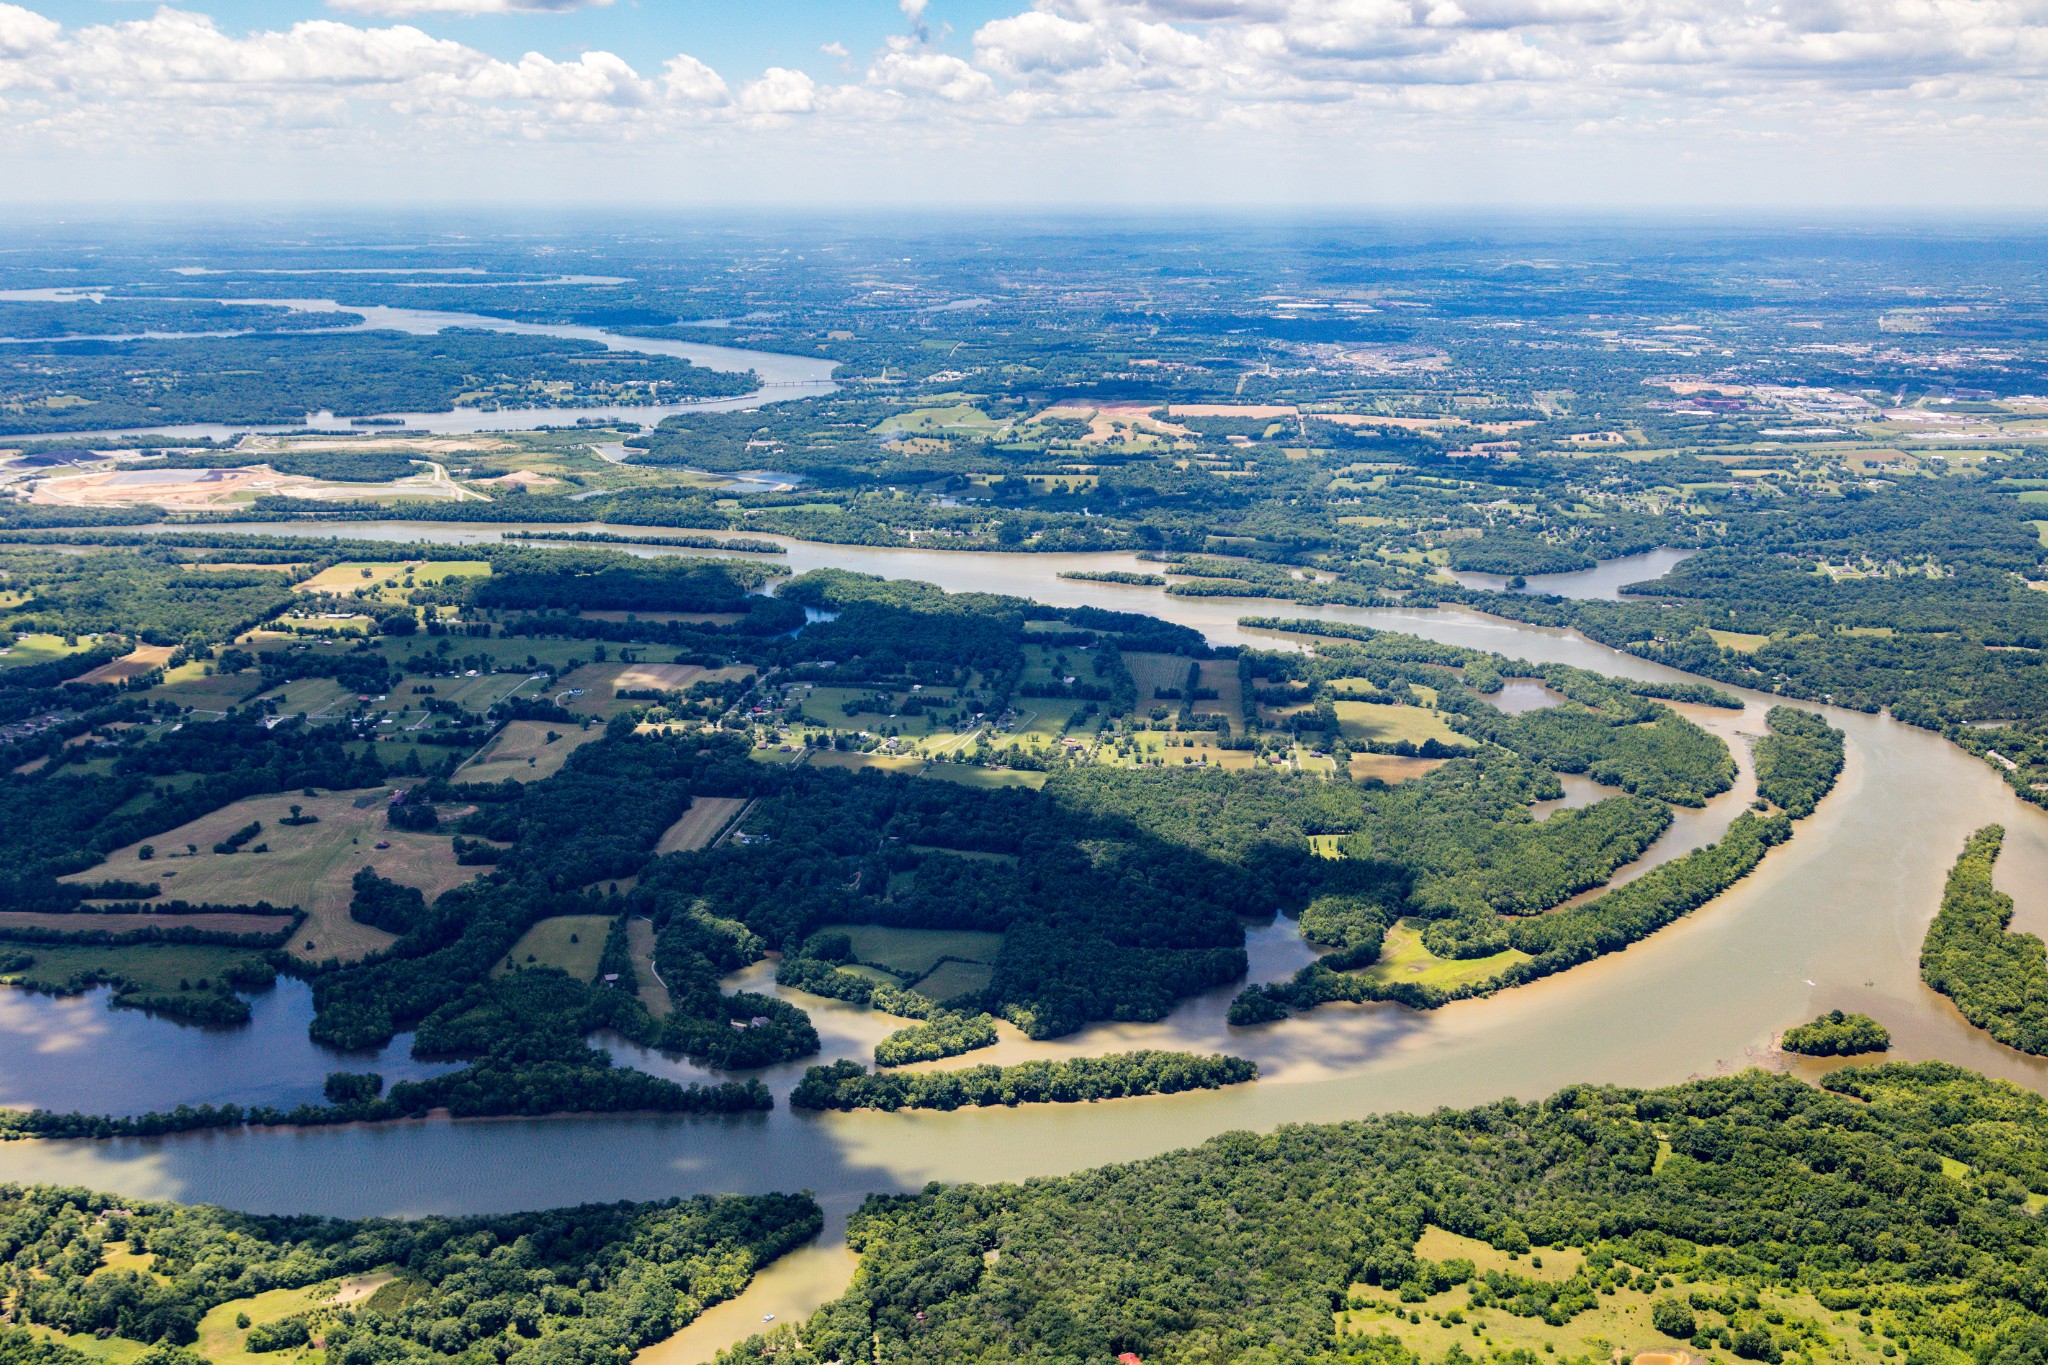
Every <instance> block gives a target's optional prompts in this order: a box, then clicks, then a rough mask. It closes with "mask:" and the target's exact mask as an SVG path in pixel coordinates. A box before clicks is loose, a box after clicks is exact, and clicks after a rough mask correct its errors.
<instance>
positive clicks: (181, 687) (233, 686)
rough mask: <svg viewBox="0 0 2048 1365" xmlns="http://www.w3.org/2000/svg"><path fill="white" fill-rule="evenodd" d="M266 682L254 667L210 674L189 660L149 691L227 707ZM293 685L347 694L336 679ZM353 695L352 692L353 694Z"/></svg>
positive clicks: (195, 704)
mask: <svg viewBox="0 0 2048 1365" xmlns="http://www.w3.org/2000/svg"><path fill="white" fill-rule="evenodd" d="M262 686H263V679H262V678H261V677H260V676H258V675H257V674H256V673H255V672H253V671H251V672H248V673H215V674H213V675H212V676H210V677H209V676H208V675H207V674H206V672H205V671H204V668H203V666H202V665H199V664H187V665H185V666H184V667H182V668H180V669H178V670H177V671H176V672H175V673H172V674H167V675H166V676H165V679H164V682H163V684H162V685H161V686H158V687H153V688H151V689H150V690H149V693H148V695H149V697H150V698H151V699H155V698H158V697H162V698H165V699H167V700H169V701H174V702H176V703H177V704H178V705H180V706H189V707H191V708H192V709H193V710H195V711H226V710H228V709H229V708H231V707H235V706H240V705H241V704H242V703H243V702H244V701H247V700H248V699H249V698H250V697H252V696H254V695H255V694H256V692H257V690H258V689H259V688H261V687H262ZM292 687H293V688H296V689H298V690H299V691H300V692H301V693H304V692H308V691H312V690H315V688H316V687H324V688H325V689H326V690H327V691H329V692H331V693H333V697H332V698H330V700H332V699H334V698H338V697H340V696H342V695H343V693H342V690H341V689H340V688H339V687H337V686H335V684H334V683H333V681H332V680H330V679H327V678H313V679H307V680H306V681H305V682H300V683H293V684H292ZM271 695H273V696H276V697H279V698H283V697H284V695H285V693H284V692H276V693H272V694H271ZM349 695H351V696H352V695H353V694H349ZM279 709H280V710H281V711H283V713H284V714H285V715H288V716H295V715H298V714H299V713H300V712H301V711H308V710H310V709H312V708H309V707H306V706H297V707H291V708H287V707H286V706H285V704H284V702H283V701H282V700H280V702H279Z"/></svg>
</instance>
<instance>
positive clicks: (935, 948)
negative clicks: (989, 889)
mask: <svg viewBox="0 0 2048 1365" xmlns="http://www.w3.org/2000/svg"><path fill="white" fill-rule="evenodd" d="M822 932H825V933H833V934H845V935H846V936H847V937H848V938H850V939H852V940H853V956H854V960H855V961H858V962H864V963H866V964H868V965H869V966H873V967H880V968H882V969H884V970H885V971H892V972H899V973H902V974H904V975H907V976H913V977H915V976H923V975H924V974H925V973H926V972H929V971H931V970H932V969H933V968H934V967H936V966H938V965H939V959H940V958H942V957H958V958H966V959H967V960H969V961H972V962H980V963H988V962H993V961H995V956H996V949H998V948H1000V947H1001V946H1002V943H1003V936H1002V935H1001V934H989V933H980V932H977V931H975V930H972V929H895V928H891V927H889V926H887V925H881V924H828V925H826V926H825V927H824V929H823V931H822Z"/></svg>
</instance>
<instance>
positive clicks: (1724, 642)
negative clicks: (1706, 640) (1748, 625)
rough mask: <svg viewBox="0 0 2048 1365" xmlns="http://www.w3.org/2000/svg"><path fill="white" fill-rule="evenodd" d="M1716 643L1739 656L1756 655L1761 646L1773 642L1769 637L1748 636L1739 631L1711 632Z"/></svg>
mask: <svg viewBox="0 0 2048 1365" xmlns="http://www.w3.org/2000/svg"><path fill="white" fill-rule="evenodd" d="M1707 634H1709V635H1711V636H1713V637H1714V643H1715V644H1717V645H1719V646H1721V648H1723V649H1732V650H1734V651H1735V652H1736V653H1738V654H1754V653H1756V652H1757V649H1758V648H1759V647H1760V646H1763V645H1767V644H1769V643H1770V642H1771V637H1770V636H1768V635H1747V634H1744V633H1743V632H1742V631H1739V630H1710V631H1708V632H1707Z"/></svg>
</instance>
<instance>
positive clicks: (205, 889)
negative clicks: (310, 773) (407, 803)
mask: <svg viewBox="0 0 2048 1365" xmlns="http://www.w3.org/2000/svg"><path fill="white" fill-rule="evenodd" d="M385 798H386V791H385V790H384V789H373V790H370V791H367V792H335V793H329V794H326V795H322V796H300V795H290V796H284V795H279V796H259V797H252V798H250V799H248V800H246V801H237V802H235V803H234V804H233V805H231V806H226V807H224V808H222V809H220V810H217V811H214V812H213V813H212V814H210V815H205V816H201V817H200V818H199V819H197V820H194V821H191V822H190V823H189V824H185V825H181V826H179V827H178V828H177V829H174V830H170V831H168V832H166V833H164V834H159V835H157V836H155V837H154V838H152V839H149V840H146V841H138V842H137V843H134V844H130V845H129V846H128V847H126V848H122V849H117V850H116V851H115V852H114V853H113V854H111V855H110V856H109V857H108V858H107V860H106V861H105V862H103V863H101V864H100V865H99V866H97V867H94V868H91V869H89V870H87V871H85V872H80V873H76V874H73V875H72V876H70V877H67V878H66V879H65V880H67V881H74V882H96V881H105V880H107V879H109V878H117V879H120V880H123V881H154V882H157V883H158V884H160V885H161V886H162V887H163V894H164V895H165V897H167V898H170V899H176V900H186V901H193V902H203V903H210V904H216V905H248V904H253V903H254V902H257V901H269V902H270V903H271V904H272V905H278V906H293V905H295V906H298V907H299V908H301V909H303V910H305V911H306V913H307V916H308V918H307V920H306V922H305V923H304V924H303V925H301V926H300V928H299V932H298V933H296V934H294V935H293V936H292V941H291V942H290V943H289V944H287V945H286V950H287V951H289V952H291V953H292V954H293V955H294V956H298V957H304V958H307V959H311V960H318V959H323V958H329V957H336V958H340V959H342V960H344V961H350V960H353V959H355V958H359V957H362V956H364V955H365V954H368V953H372V952H375V951H377V950H378V949H380V948H383V947H385V946H387V945H388V944H390V943H391V942H392V941H393V936H392V935H390V934H387V933H385V932H384V931H383V930H381V929H373V928H371V927H370V926H369V925H367V924H358V923H356V922H355V921H354V920H353V919H351V918H349V913H348V905H349V898H350V895H351V892H350V887H349V883H350V879H351V878H353V877H354V876H355V874H356V871H357V869H359V868H362V867H374V868H376V869H377V871H378V873H379V874H380V875H382V876H386V877H390V878H392V879H393V880H395V881H400V882H404V883H405V884H406V885H408V886H416V887H418V888H420V890H421V891H422V892H423V893H425V895H426V897H427V899H428V900H432V899H433V898H434V897H436V896H438V895H440V894H441V893H442V892H443V891H446V890H449V889H450V888H452V887H456V886H460V885H461V884H462V883H464V882H466V881H469V880H470V879H471V878H473V877H474V876H475V875H476V869H474V868H467V867H462V866H460V865H458V864H457V863H456V861H455V854H454V851H453V849H452V847H451V840H450V837H449V836H448V835H446V834H420V833H414V832H412V831H409V830H397V829H392V828H390V827H389V826H388V825H387V824H386V822H385V819H384V808H385V804H386V800H385ZM359 802H360V803H361V804H358V803H359ZM294 805H297V806H299V807H301V808H302V809H303V811H304V813H305V814H307V815H316V816H318V817H319V821H318V823H316V824H311V825H299V826H291V825H282V824H279V823H278V822H279V821H280V820H282V819H284V818H285V817H287V816H289V815H290V814H291V807H292V806H294ZM252 821H261V822H262V825H263V831H262V833H261V834H260V835H259V836H257V838H256V839H254V840H253V841H252V843H251V845H250V847H252V848H253V847H254V845H256V844H268V845H269V846H270V851H269V852H268V853H252V852H249V851H248V850H247V849H244V851H242V852H240V853H235V854H220V853H214V852H212V848H213V845H214V844H215V843H216V842H218V841H220V840H222V839H225V838H226V837H227V836H228V835H230V834H232V833H234V832H235V831H236V830H238V829H240V828H242V827H243V826H245V825H247V824H249V823H250V822H252ZM379 841H383V842H386V843H388V844H390V847H389V848H387V849H379V848H377V847H375V845H376V844H377V843H378V842H379ZM145 842H146V843H148V844H150V845H153V846H154V847H155V849H156V857H155V858H153V859H151V860H149V861H147V862H145V861H144V860H142V859H141V858H139V857H138V856H136V855H137V851H138V850H139V849H140V848H141V847H142V845H143V843H145ZM188 844H190V845H194V846H196V847H197V849H198V852H197V853H196V854H193V855H192V856H190V857H187V856H184V850H185V847H186V845H188ZM309 942H310V943H311V944H312V945H313V946H312V947H310V948H309V947H307V946H306V945H307V944H308V943H309Z"/></svg>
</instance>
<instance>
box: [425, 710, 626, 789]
mask: <svg viewBox="0 0 2048 1365" xmlns="http://www.w3.org/2000/svg"><path fill="white" fill-rule="evenodd" d="M550 736H552V737H553V738H550ZM603 738H604V731H603V730H602V729H600V728H599V727H597V726H595V725H593V726H591V727H590V728H589V729H587V730H586V729H582V728H580V727H578V726H575V725H571V724H569V723H567V722H566V721H549V720H514V721H507V722H506V723H505V728H504V729H502V730H500V731H499V732H498V733H497V735H496V736H495V737H494V738H492V739H491V741H490V742H489V743H487V744H485V745H484V747H483V748H482V749H481V750H479V751H478V752H477V755H476V756H475V757H474V758H472V759H470V760H469V762H467V763H465V764H463V765H462V766H461V767H460V768H458V769H456V771H455V780H456V781H457V782H503V781H504V780H505V779H506V778H508V777H509V778H511V779H513V780H514V781H517V782H538V781H540V780H541V779H542V778H544V777H553V776H554V775H555V774H556V773H558V772H560V771H561V770H562V765H563V764H564V763H567V762H568V761H569V755H570V754H573V753H575V752H576V751H577V750H578V749H580V748H582V747H583V746H584V745H586V744H588V743H590V742H591V741H592V740H594V739H603Z"/></svg>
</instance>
